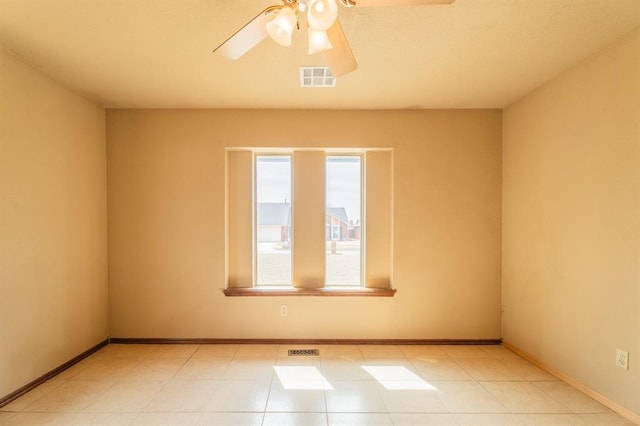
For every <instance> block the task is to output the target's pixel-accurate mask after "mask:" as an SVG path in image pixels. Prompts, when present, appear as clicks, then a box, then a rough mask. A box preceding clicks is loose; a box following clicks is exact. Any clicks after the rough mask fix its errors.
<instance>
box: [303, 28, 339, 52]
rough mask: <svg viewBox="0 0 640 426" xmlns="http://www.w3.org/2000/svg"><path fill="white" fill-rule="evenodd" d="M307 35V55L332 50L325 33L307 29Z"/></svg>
mask: <svg viewBox="0 0 640 426" xmlns="http://www.w3.org/2000/svg"><path fill="white" fill-rule="evenodd" d="M307 33H308V35H309V50H308V51H307V54H308V55H313V54H315V53H320V52H324V51H325V50H329V49H331V48H333V45H332V44H331V41H329V37H328V36H327V32H326V31H324V30H315V29H313V28H311V27H309V29H308V30H307Z"/></svg>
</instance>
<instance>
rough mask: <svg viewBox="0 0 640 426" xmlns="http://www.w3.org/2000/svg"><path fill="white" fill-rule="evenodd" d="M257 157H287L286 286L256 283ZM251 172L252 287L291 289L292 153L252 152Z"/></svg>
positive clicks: (292, 229) (292, 252) (292, 251)
mask: <svg viewBox="0 0 640 426" xmlns="http://www.w3.org/2000/svg"><path fill="white" fill-rule="evenodd" d="M258 157H289V165H290V172H289V193H290V200H289V204H290V206H291V207H289V208H290V213H289V214H290V215H291V221H290V225H289V230H288V233H289V246H290V252H291V254H290V256H289V258H290V266H289V280H288V281H289V283H288V284H278V283H272V284H259V283H258ZM251 167H252V171H253V179H252V181H253V183H252V186H253V187H252V213H251V214H252V216H253V218H252V219H253V220H252V222H253V229H252V246H253V253H252V256H253V262H252V263H253V282H252V283H251V284H252V287H266V288H271V287H274V288H288V287H293V254H294V247H293V233H294V228H293V214H294V212H293V152H283V151H265V152H263V151H254V152H253V155H252V166H251Z"/></svg>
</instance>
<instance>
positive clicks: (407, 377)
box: [362, 365, 436, 390]
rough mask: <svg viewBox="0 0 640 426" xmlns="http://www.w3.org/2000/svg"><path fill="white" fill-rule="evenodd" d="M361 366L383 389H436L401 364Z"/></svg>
mask: <svg viewBox="0 0 640 426" xmlns="http://www.w3.org/2000/svg"><path fill="white" fill-rule="evenodd" d="M362 368H363V369H364V370H365V371H366V372H367V373H369V374H371V376H372V377H373V378H374V379H376V380H377V381H378V382H379V383H380V384H381V385H382V386H384V387H385V389H390V390H436V388H435V387H434V386H432V385H431V384H429V383H427V382H425V381H424V380H423V379H422V378H421V377H419V376H417V375H416V374H415V373H413V372H411V371H410V370H409V369H408V368H406V367H403V366H401V365H375V366H374V365H363V366H362Z"/></svg>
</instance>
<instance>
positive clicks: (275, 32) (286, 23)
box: [266, 7, 298, 47]
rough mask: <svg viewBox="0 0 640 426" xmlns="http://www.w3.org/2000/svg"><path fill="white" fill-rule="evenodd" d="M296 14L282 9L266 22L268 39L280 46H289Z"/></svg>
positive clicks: (285, 8) (288, 9)
mask: <svg viewBox="0 0 640 426" xmlns="http://www.w3.org/2000/svg"><path fill="white" fill-rule="evenodd" d="M297 21H298V20H297V19H296V14H295V13H294V12H293V10H291V9H290V8H288V7H283V8H282V9H280V12H278V14H277V15H276V17H275V18H273V19H272V20H271V21H269V22H267V24H266V29H267V34H269V37H271V38H272V39H273V41H275V42H276V43H278V44H279V45H281V46H285V47H287V46H291V36H292V34H293V29H294V28H295V26H296V22H297Z"/></svg>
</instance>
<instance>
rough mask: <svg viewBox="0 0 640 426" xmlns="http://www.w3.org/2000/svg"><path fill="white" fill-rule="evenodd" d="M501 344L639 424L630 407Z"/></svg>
mask: <svg viewBox="0 0 640 426" xmlns="http://www.w3.org/2000/svg"><path fill="white" fill-rule="evenodd" d="M502 345H503V346H504V347H506V348H508V349H510V350H511V351H513V352H515V353H516V354H518V355H520V356H521V357H522V358H524V359H526V360H527V361H529V362H530V363H532V364H533V365H535V366H536V367H539V368H541V369H543V370H544V371H546V372H547V373H549V374H551V375H552V376H555V377H557V378H558V379H560V380H562V381H563V382H565V383H566V384H568V385H569V386H572V387H574V388H576V389H577V390H579V391H580V392H582V393H584V394H586V395H588V396H590V397H591V398H593V399H595V400H596V401H598V402H599V403H601V404H602V405H604V406H605V407H608V408H610V409H612V410H613V411H615V412H616V413H618V414H620V415H621V416H622V417H624V418H626V419H628V420H630V421H632V422H634V423H636V424H638V425H640V414H638V413H636V412H635V411H631V410H630V409H628V408H626V407H624V406H622V405H620V404H618V403H617V402H615V401H612V400H611V399H609V398H607V397H606V396H604V395H602V394H600V393H598V392H596V391H594V390H593V389H591V388H590V387H588V386H587V385H585V384H584V383H581V382H579V381H577V380H575V379H573V378H571V377H569V376H567V375H566V374H564V373H563V372H561V371H559V370H556V369H555V368H553V367H551V366H550V365H547V364H545V363H544V362H542V361H540V360H539V359H538V358H536V357H535V356H533V355H531V354H530V353H528V352H525V351H523V350H522V349H520V348H519V347H517V346H515V345H512V344H511V343H509V342H502Z"/></svg>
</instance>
